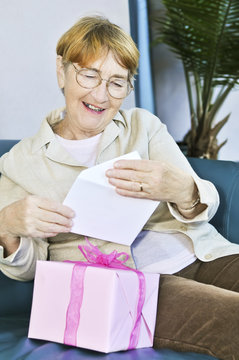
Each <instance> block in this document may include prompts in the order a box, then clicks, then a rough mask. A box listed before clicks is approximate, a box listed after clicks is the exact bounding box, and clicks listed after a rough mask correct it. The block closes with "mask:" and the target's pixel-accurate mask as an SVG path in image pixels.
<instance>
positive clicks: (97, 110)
mask: <svg viewBox="0 0 239 360" xmlns="http://www.w3.org/2000/svg"><path fill="white" fill-rule="evenodd" d="M83 104H84V106H85V107H86V108H87V109H88V110H90V111H91V112H94V113H98V114H99V113H102V111H104V110H105V109H103V108H100V107H98V106H94V105H91V104H88V103H86V102H84V101H83Z"/></svg>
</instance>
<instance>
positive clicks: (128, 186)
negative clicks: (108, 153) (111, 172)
mask: <svg viewBox="0 0 239 360" xmlns="http://www.w3.org/2000/svg"><path fill="white" fill-rule="evenodd" d="M109 183H110V184H111V185H113V186H115V187H116V188H117V189H122V190H127V191H130V192H139V191H141V189H142V184H141V183H140V182H138V181H126V180H119V179H115V178H110V179H109Z"/></svg>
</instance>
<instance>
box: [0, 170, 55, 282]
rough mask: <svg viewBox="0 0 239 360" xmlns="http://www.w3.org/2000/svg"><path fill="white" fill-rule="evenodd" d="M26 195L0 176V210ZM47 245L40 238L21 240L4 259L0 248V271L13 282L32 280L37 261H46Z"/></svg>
mask: <svg viewBox="0 0 239 360" xmlns="http://www.w3.org/2000/svg"><path fill="white" fill-rule="evenodd" d="M27 194H28V193H27V192H26V191H25V190H24V189H23V188H21V187H20V186H19V185H17V184H16V183H14V182H13V181H12V180H10V179H9V178H8V177H6V176H4V175H1V176H0V210H1V209H3V208H4V207H6V206H8V205H9V204H11V203H13V202H14V201H17V200H19V199H23V198H24V197H25V196H26V195H27ZM47 254H48V243H47V241H46V240H45V239H40V238H21V241H20V245H19V247H18V249H17V250H16V251H15V252H14V253H13V254H11V255H9V256H8V257H6V258H4V249H3V247H2V246H0V270H1V271H2V272H3V273H4V274H5V275H7V276H8V277H10V278H12V279H15V280H22V281H27V280H31V279H33V278H34V274H35V266H36V261H37V260H46V259H47Z"/></svg>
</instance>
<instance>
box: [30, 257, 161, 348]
mask: <svg viewBox="0 0 239 360" xmlns="http://www.w3.org/2000/svg"><path fill="white" fill-rule="evenodd" d="M74 266H75V264H74V263H67V262H55V261H54V262H53V261H38V262H37V269H36V276H35V283H34V293H33V302H32V311H31V318H30V326H29V333H28V337H29V338H34V339H42V340H48V341H54V342H58V343H66V342H65V336H66V325H67V314H68V311H69V310H68V307H69V304H70V302H71V297H72V292H74V290H72V289H71V286H72V285H71V281H72V273H73V271H74ZM78 266H79V265H78ZM81 267H82V266H81ZM83 268H84V266H83ZM144 278H145V301H144V304H143V308H142V312H141V315H140V317H139V319H140V332H139V337H138V341H137V344H136V345H135V347H136V348H143V347H152V345H153V334H154V328H155V321H156V310H157V298H158V285H159V275H158V274H150V273H144ZM83 284H84V287H83V291H82V293H83V295H82V303H81V305H80V304H76V309H77V311H80V312H79V314H80V315H79V323H77V329H76V330H75V338H76V344H75V345H76V346H77V347H82V348H87V349H92V350H97V351H101V352H105V353H108V352H113V351H119V350H127V349H128V348H129V341H130V338H131V335H132V329H133V326H134V322H135V317H136V315H137V304H138V294H139V279H138V276H137V273H136V272H134V271H131V270H121V269H113V268H108V267H97V266H87V267H86V268H85V273H84V279H83ZM76 317H77V315H75V314H74V316H73V319H75V318H76ZM68 325H69V324H68ZM68 325H67V326H68ZM69 330H70V331H71V330H72V329H69V326H68V331H69Z"/></svg>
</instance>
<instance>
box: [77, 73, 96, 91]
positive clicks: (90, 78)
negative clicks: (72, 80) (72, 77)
mask: <svg viewBox="0 0 239 360" xmlns="http://www.w3.org/2000/svg"><path fill="white" fill-rule="evenodd" d="M77 82H78V84H79V85H81V86H82V87H84V88H87V89H93V88H94V87H96V86H98V85H99V84H100V76H99V74H98V72H97V71H95V70H91V69H82V70H80V71H78V72H77Z"/></svg>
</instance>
